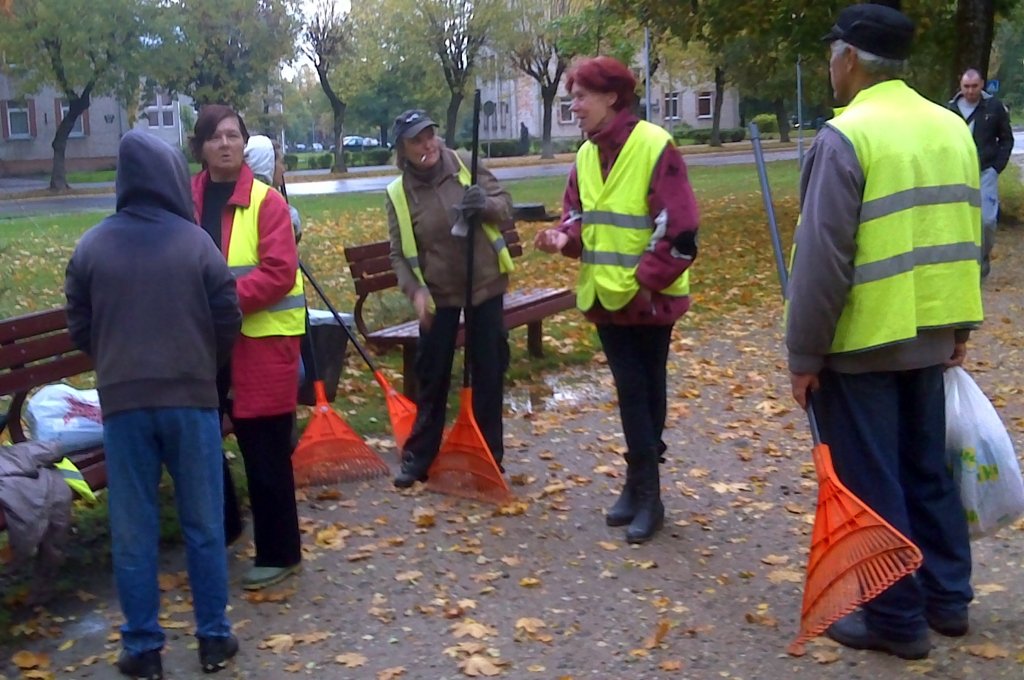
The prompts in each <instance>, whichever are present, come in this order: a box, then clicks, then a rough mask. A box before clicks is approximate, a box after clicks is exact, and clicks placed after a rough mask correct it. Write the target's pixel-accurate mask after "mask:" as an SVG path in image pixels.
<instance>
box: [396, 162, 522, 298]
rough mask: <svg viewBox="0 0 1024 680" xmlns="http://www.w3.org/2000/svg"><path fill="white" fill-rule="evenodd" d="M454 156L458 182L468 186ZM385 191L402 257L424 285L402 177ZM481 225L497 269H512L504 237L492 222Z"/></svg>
mask: <svg viewBox="0 0 1024 680" xmlns="http://www.w3.org/2000/svg"><path fill="white" fill-rule="evenodd" d="M455 158H456V160H457V161H458V162H459V184H461V185H462V186H464V187H468V186H470V185H471V184H472V183H473V182H472V178H471V176H470V173H469V170H468V169H467V168H466V165H465V164H464V163H463V162H462V159H461V158H459V157H458V156H456V157H455ZM387 192H388V197H389V198H390V199H391V205H393V206H395V217H397V218H398V232H399V234H400V236H401V239H402V257H404V258H405V261H406V262H408V263H409V267H410V268H411V269H412V273H413V274H415V275H416V278H417V279H418V280H419V282H420V285H421V286H425V285H427V284H426V282H425V281H424V280H423V269H422V268H421V267H420V255H419V249H418V248H417V247H416V237H415V235H413V232H412V215H411V213H410V212H409V200H408V199H407V198H406V196H405V189H404V188H403V187H402V178H401V177H398V178H396V179H395V180H393V181H392V182H390V183H389V184H388V188H387ZM482 226H483V229H484V234H486V235H487V240H488V241H489V242H490V243H491V246H493V247H494V252H495V253H497V255H498V269H499V270H500V271H501V273H502V274H508V273H509V272H510V271H512V269H513V268H514V265H513V264H512V255H511V254H510V253H509V252H508V246H507V245H506V244H505V238H504V237H503V236H502V235H501V230H500V229H498V228H497V227H496V226H494V225H493V224H484V225H482Z"/></svg>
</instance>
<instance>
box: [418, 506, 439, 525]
mask: <svg viewBox="0 0 1024 680" xmlns="http://www.w3.org/2000/svg"><path fill="white" fill-rule="evenodd" d="M412 521H413V523H414V524H415V525H416V526H418V527H420V528H421V529H428V528H430V527H432V526H434V525H435V524H437V518H436V516H435V513H434V509H433V508H416V509H415V510H413V511H412Z"/></svg>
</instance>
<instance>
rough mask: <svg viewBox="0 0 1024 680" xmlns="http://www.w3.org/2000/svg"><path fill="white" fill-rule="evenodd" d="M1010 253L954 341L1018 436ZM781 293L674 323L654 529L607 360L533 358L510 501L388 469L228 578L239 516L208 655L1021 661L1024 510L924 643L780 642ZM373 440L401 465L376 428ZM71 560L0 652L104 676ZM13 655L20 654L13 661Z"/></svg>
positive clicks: (784, 433)
mask: <svg viewBox="0 0 1024 680" xmlns="http://www.w3.org/2000/svg"><path fill="white" fill-rule="evenodd" d="M704 256H705V257H714V256H715V254H714V253H705V254H704ZM1022 269H1024V231H1022V230H1020V229H1009V230H1004V231H1001V232H1000V241H999V245H998V246H997V249H996V256H995V260H994V262H993V275H992V277H991V279H990V280H989V282H988V283H987V284H986V288H985V298H986V299H985V303H986V313H987V319H988V320H987V322H986V324H985V325H984V326H983V328H982V329H981V330H980V331H978V332H977V333H975V335H974V336H973V337H972V340H971V346H970V349H969V357H968V367H969V369H970V370H971V371H972V373H973V374H974V376H975V378H976V379H977V381H978V382H979V384H980V385H981V386H982V388H983V389H985V390H986V393H987V394H988V395H989V397H990V398H992V399H993V400H994V401H995V403H996V404H998V405H999V406H1000V409H1001V414H1002V416H1003V419H1004V421H1005V422H1006V423H1007V425H1008V426H1009V428H1010V431H1011V435H1012V436H1013V438H1014V440H1015V442H1016V444H1017V446H1018V450H1020V446H1021V444H1022V433H1024V403H1022V402H1021V399H1020V393H1019V390H1020V385H1019V381H1018V380H1017V379H1016V377H1017V376H1019V375H1020V373H1021V371H1024V352H1022V351H1021V347H1022V343H1021V340H1020V330H1019V328H1017V327H1016V325H1017V324H1019V323H1020V319H1021V318H1024V315H1022V313H1021V311H1022V310H1021V305H1022V303H1021V300H1022V299H1024V285H1022V283H1021V279H1020V276H1019V274H1018V272H1020V271H1022ZM695 304H696V305H700V300H699V299H698V300H697V301H696V302H695ZM779 311H780V310H778V309H772V310H755V311H752V312H746V313H743V314H740V315H736V316H733V317H731V318H730V319H728V320H727V321H726V322H725V323H723V324H721V325H718V326H716V327H715V328H712V329H705V330H701V329H694V328H691V327H688V326H686V325H683V326H681V327H680V328H678V329H677V331H676V336H675V339H674V342H673V346H672V352H671V357H672V358H671V363H670V371H671V373H670V382H669V386H670V388H669V390H670V391H669V394H670V404H669V418H668V430H667V431H666V436H665V439H666V442H668V443H669V451H668V461H667V463H666V464H665V465H664V466H662V470H663V476H662V490H663V494H664V500H665V505H666V507H667V513H668V514H667V517H666V523H665V525H666V526H665V529H664V530H663V531H662V532H661V533H660V534H659V535H658V536H657V538H656V539H655V540H653V541H652V542H651V543H648V544H646V545H642V546H628V545H627V544H626V543H625V542H624V540H623V536H622V534H623V531H622V530H621V529H610V528H608V527H606V526H605V525H604V522H603V516H602V513H603V510H604V509H605V508H606V507H607V506H608V505H609V504H610V503H611V502H612V501H613V500H614V497H615V493H616V492H617V491H618V489H619V486H620V484H621V482H622V479H621V478H622V475H623V465H622V460H621V455H620V454H621V452H622V447H623V442H622V436H621V432H620V428H619V420H618V415H617V411H616V409H615V406H614V394H613V387H612V384H611V381H610V379H609V377H608V372H607V368H606V367H605V366H604V365H603V363H602V362H601V361H600V360H598V361H596V362H595V365H594V366H593V367H592V368H591V369H589V370H585V371H576V372H572V373H568V374H562V375H549V376H545V377H544V378H543V380H542V381H541V382H539V383H538V384H535V385H531V386H526V387H518V388H515V389H513V390H510V394H509V404H510V411H509V415H508V417H507V419H506V443H507V454H506V467H507V468H508V474H509V476H510V478H511V479H512V481H513V484H514V487H513V489H514V491H515V493H516V494H517V495H518V496H519V499H520V500H521V503H518V504H513V505H509V506H506V508H505V509H503V510H501V511H499V512H496V511H495V509H494V508H493V507H490V506H486V505H478V504H473V503H468V502H464V501H459V500H454V499H450V498H448V497H445V496H440V495H436V494H433V493H427V492H424V491H422V489H419V490H413V491H412V492H407V493H398V492H396V491H395V490H394V489H393V488H392V487H391V485H390V480H389V479H388V478H378V479H375V480H372V481H369V482H359V483H351V484H343V485H339V486H337V487H333V488H328V489H323V490H308V491H304V492H301V493H300V498H301V501H300V506H299V511H300V516H301V518H302V520H301V521H302V526H303V530H304V539H303V541H304V556H305V569H304V572H303V573H302V574H301V575H300V576H299V577H297V578H295V579H293V580H292V581H290V582H287V583H285V584H283V585H282V586H281V587H279V588H276V589H273V590H271V591H269V592H264V593H259V594H256V595H248V596H245V595H243V593H242V591H241V589H240V586H239V579H240V577H241V575H242V574H243V573H244V571H245V569H246V568H247V567H248V565H249V562H250V560H251V546H250V545H248V544H247V542H246V539H243V540H242V541H241V542H240V545H239V546H238V547H237V548H235V549H233V550H232V551H231V555H232V559H231V562H230V569H231V588H232V591H231V601H232V611H231V618H232V620H233V621H234V623H235V626H236V630H237V633H238V635H239V637H240V639H241V641H242V651H241V653H240V655H239V657H238V660H237V662H236V663H234V664H233V665H232V666H231V667H230V669H229V670H228V671H227V672H225V673H224V674H223V675H224V676H225V677H229V678H230V677H235V678H253V679H264V678H265V679H267V680H271V679H274V680H276V679H278V678H285V677H291V675H292V674H294V675H296V676H301V677H310V678H318V679H319V678H325V679H333V678H339V679H340V678H344V679H352V680H373V679H375V678H377V679H379V678H393V679H400V680H439V679H448V680H454V679H455V678H460V677H464V676H465V675H471V674H472V673H469V671H470V670H473V669H474V668H475V669H477V670H479V669H488V672H487V674H488V675H491V672H492V671H494V672H496V673H497V677H502V678H509V679H514V680H528V679H530V678H538V679H543V680H554V679H556V678H561V679H564V678H570V679H573V680H583V679H584V678H588V679H594V680H611V679H614V678H629V679H630V680H633V679H638V680H643V679H653V678H687V679H693V680H713V679H718V678H726V679H735V680H739V679H742V680H775V679H776V678H806V679H808V680H811V679H815V680H817V679H819V678H823V679H827V680H830V679H835V680H839V679H844V680H846V679H861V680H877V679H878V678H914V677H921V676H924V677H934V678H953V679H961V680H964V679H968V678H985V680H990V679H1007V680H1008V679H1010V678H1014V679H1016V678H1019V677H1020V673H1021V670H1020V668H1021V666H1020V663H1021V661H1020V660H1021V659H1024V614H1022V613H1021V606H1020V602H1021V601H1022V600H1024V581H1022V580H1021V579H1020V577H1019V576H1020V564H1021V561H1022V559H1024V546H1022V542H1021V540H1020V527H1022V526H1024V524H1018V525H1017V526H1018V528H1011V529H1007V530H1004V531H1003V532H1001V533H1000V534H999V536H997V537H995V538H990V539H985V540H981V541H978V542H976V543H974V546H973V547H974V550H975V574H974V584H975V588H976V593H977V597H976V600H975V603H974V605H973V607H972V610H971V625H972V632H971V633H970V634H969V635H968V636H967V637H965V638H962V639H951V638H943V637H939V636H933V643H934V645H935V648H934V649H933V651H932V654H931V657H930V658H929V659H928V660H925V661H919V662H913V663H908V662H902V661H899V660H897V659H895V658H893V657H889V656H885V655H881V654H876V653H871V652H856V651H853V650H849V649H844V648H839V647H837V646H835V645H834V644H831V643H830V642H828V641H826V640H822V639H819V640H817V641H815V642H812V643H811V644H810V645H808V654H807V656H805V657H803V658H799V659H797V658H793V657H789V656H787V655H786V654H785V648H786V646H787V644H788V643H789V642H790V641H791V639H792V638H793V636H794V635H795V632H796V630H797V620H798V615H799V609H800V598H801V593H802V578H803V569H804V565H805V562H806V558H807V545H808V541H809V534H810V529H811V521H812V518H813V512H814V508H815V502H816V482H815V476H814V471H813V467H812V464H811V458H810V448H811V443H810V438H809V436H808V435H807V427H806V423H805V421H804V419H803V415H802V413H800V412H799V411H798V409H796V408H795V407H794V405H793V403H792V401H791V398H790V396H789V385H788V380H787V378H786V375H785V372H784V371H785V361H784V355H783V350H782V338H781V329H780V326H779V322H778V318H779V316H780V315H779V314H778V312H779ZM765 312H768V313H765ZM352 370H360V369H359V368H355V367H353V368H352ZM367 379H369V378H367ZM339 403H343V402H339ZM370 444H371V445H372V446H374V447H376V448H378V450H381V451H382V454H383V456H384V458H385V459H386V460H387V461H388V463H389V464H390V465H391V467H392V470H393V471H394V470H395V469H396V468H397V461H396V456H395V453H394V450H393V449H390V448H388V446H389V441H382V440H371V441H370ZM250 526H251V525H250ZM72 540H74V539H72ZM164 554H165V558H164V562H163V564H162V571H163V572H164V576H163V578H162V584H163V586H164V607H163V611H164V615H165V618H164V625H165V627H166V628H167V632H168V644H167V650H166V652H165V654H164V666H165V669H166V670H167V673H168V677H170V678H185V677H198V672H197V669H198V667H197V661H196V652H195V640H194V639H193V638H192V637H191V634H190V631H191V629H192V618H191V611H190V604H189V593H188V591H187V588H186V586H185V584H186V581H185V579H184V578H183V577H182V575H181V572H182V569H183V562H184V560H183V555H182V550H181V548H180V547H178V548H174V549H171V550H165V552H164ZM68 579H70V580H73V585H72V586H71V588H70V592H71V593H72V595H70V596H65V597H64V598H63V599H62V600H61V601H59V602H56V603H54V604H53V606H52V608H50V609H47V610H40V611H38V612H36V613H34V614H33V613H26V614H25V616H28V617H30V618H29V619H28V621H27V623H26V622H25V621H23V622H22V623H25V625H24V626H23V627H22V630H23V631H26V632H25V634H24V635H23V636H22V637H21V638H19V639H18V640H17V641H16V642H15V644H13V645H11V646H8V647H7V648H5V649H3V650H2V651H0V664H2V663H6V662H7V660H8V659H10V658H11V656H12V654H13V653H14V652H16V651H19V650H21V649H27V650H32V651H35V652H40V653H45V654H47V655H48V659H49V662H50V664H51V668H52V669H54V673H55V675H56V676H57V677H62V678H64V677H67V678H114V677H117V676H116V673H115V672H114V670H113V669H112V667H111V666H110V665H109V664H110V660H111V659H112V658H114V657H115V656H116V652H117V649H118V646H119V645H118V634H117V629H116V625H117V623H118V621H119V614H118V606H117V601H116V598H115V597H114V594H113V592H112V590H111V585H110V582H111V578H110V576H109V573H107V572H106V571H105V570H104V569H103V568H100V569H99V570H98V571H94V572H93V573H82V574H75V575H71V574H69V575H68ZM30 633H34V634H30ZM460 664H461V666H460ZM58 669H60V670H58ZM474 672H477V671H474ZM4 673H7V674H8V677H10V678H11V679H12V680H13V678H15V677H18V674H17V672H16V671H15V670H14V669H13V668H12V667H11V666H10V665H9V664H8V665H7V666H6V667H3V666H0V676H2V674H4Z"/></svg>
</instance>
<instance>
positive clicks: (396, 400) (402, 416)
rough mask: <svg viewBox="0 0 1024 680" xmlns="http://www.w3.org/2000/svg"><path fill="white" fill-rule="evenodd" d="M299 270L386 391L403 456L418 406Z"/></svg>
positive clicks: (309, 278)
mask: <svg viewBox="0 0 1024 680" xmlns="http://www.w3.org/2000/svg"><path fill="white" fill-rule="evenodd" d="M299 268H300V269H302V274H303V275H304V276H305V277H306V280H307V281H309V283H310V285H312V286H313V290H315V291H316V294H317V295H318V296H320V299H321V300H322V301H323V303H324V305H326V307H327V309H328V310H330V312H331V314H333V315H334V320H335V321H337V322H338V325H339V326H341V327H342V328H343V329H344V330H345V334H346V335H348V339H349V341H350V342H351V343H352V345H353V346H354V347H355V348H356V350H358V351H359V356H361V357H362V358H363V361H365V362H366V365H367V366H369V367H370V370H371V371H373V377H374V378H376V380H377V384H378V385H380V387H381V389H382V390H384V403H385V404H386V405H387V409H388V419H389V420H390V421H391V433H392V434H393V435H394V437H395V446H397V447H398V453H399V455H401V453H402V447H403V446H405V441H406V440H407V439H408V438H409V435H410V434H412V426H413V424H414V423H415V422H416V404H414V403H412V401H410V400H409V399H408V398H407V397H405V396H404V395H402V394H400V393H399V392H398V390H396V389H395V388H394V387H392V386H391V384H390V383H389V382H388V381H387V378H385V377H384V374H383V373H381V372H380V369H378V368H377V366H376V365H374V363H373V360H372V359H370V355H369V354H367V353H366V349H365V348H364V347H363V346H362V344H361V343H360V342H359V340H357V339H356V336H355V333H353V332H352V331H350V330H349V328H348V326H347V325H345V323H344V322H343V321H342V320H341V315H340V314H338V310H337V309H335V308H334V305H332V304H331V301H330V300H328V299H327V295H326V294H325V293H324V291H323V289H322V288H321V287H320V284H318V283H317V282H316V279H314V278H313V275H312V274H310V273H309V270H308V269H306V265H304V264H303V263H302V262H299Z"/></svg>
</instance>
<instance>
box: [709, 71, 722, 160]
mask: <svg viewBox="0 0 1024 680" xmlns="http://www.w3.org/2000/svg"><path fill="white" fill-rule="evenodd" d="M724 93H725V69H723V68H722V67H721V66H716V67H715V107H714V110H713V113H712V117H711V139H710V140H708V145H709V146H722V135H721V134H720V132H719V130H720V128H721V125H722V96H723V94H724Z"/></svg>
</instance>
